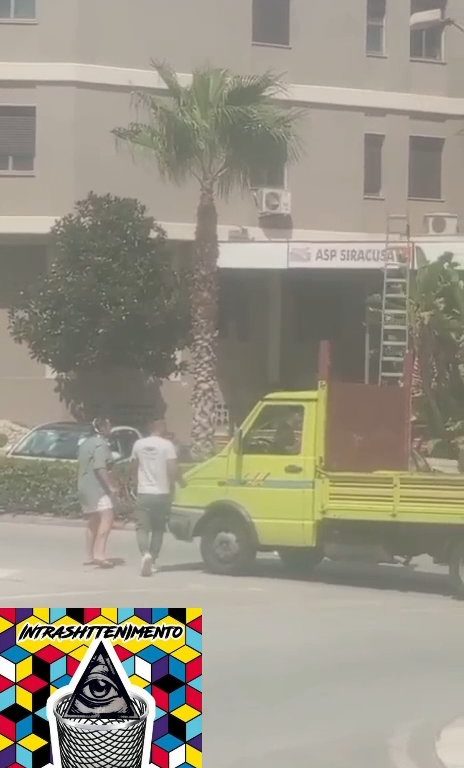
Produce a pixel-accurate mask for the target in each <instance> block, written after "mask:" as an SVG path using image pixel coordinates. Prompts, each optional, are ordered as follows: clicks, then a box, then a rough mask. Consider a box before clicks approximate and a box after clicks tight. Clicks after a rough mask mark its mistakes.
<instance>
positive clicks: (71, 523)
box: [0, 512, 135, 531]
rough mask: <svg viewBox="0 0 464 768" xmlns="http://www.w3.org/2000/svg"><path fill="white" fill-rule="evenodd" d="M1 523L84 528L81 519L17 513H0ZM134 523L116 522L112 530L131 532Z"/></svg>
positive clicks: (83, 522)
mask: <svg viewBox="0 0 464 768" xmlns="http://www.w3.org/2000/svg"><path fill="white" fill-rule="evenodd" d="M1 523H17V524H19V525H45V526H47V525H53V526H56V527H59V528H83V527H84V526H85V520H83V519H82V518H61V517H55V516H54V515H31V514H28V513H27V512H24V513H22V512H18V513H16V514H13V513H9V512H5V513H0V524H1ZM134 528H135V523H134V522H133V521H131V520H128V521H127V522H121V520H116V522H115V524H114V528H113V529H114V530H121V531H125V530H129V531H131V530H133V529H134Z"/></svg>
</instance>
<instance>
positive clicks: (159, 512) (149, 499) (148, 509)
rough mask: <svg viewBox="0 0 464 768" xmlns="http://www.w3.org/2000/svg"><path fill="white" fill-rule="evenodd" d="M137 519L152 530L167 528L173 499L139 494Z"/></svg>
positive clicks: (136, 508) (158, 495) (136, 506)
mask: <svg viewBox="0 0 464 768" xmlns="http://www.w3.org/2000/svg"><path fill="white" fill-rule="evenodd" d="M135 510H136V513H137V517H138V519H139V521H140V522H141V523H143V522H145V524H148V526H149V527H151V528H163V529H164V528H165V526H166V522H167V519H168V517H169V513H170V511H171V497H170V496H164V495H161V494H151V493H139V494H138V496H137V501H136V503H135Z"/></svg>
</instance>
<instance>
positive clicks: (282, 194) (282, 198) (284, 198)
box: [256, 188, 292, 216]
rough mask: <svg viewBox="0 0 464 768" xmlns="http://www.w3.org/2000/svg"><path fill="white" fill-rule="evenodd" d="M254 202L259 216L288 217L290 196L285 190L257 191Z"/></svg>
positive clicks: (264, 189)
mask: <svg viewBox="0 0 464 768" xmlns="http://www.w3.org/2000/svg"><path fill="white" fill-rule="evenodd" d="M256 202H257V205H258V213H259V215H260V216H278V215H281V216H289V215H290V213H291V210H292V205H291V195H290V192H289V191H288V190H287V189H267V188H263V189H258V190H257V191H256Z"/></svg>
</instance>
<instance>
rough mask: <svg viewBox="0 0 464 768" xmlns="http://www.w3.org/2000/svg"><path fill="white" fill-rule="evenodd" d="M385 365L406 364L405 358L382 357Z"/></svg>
mask: <svg viewBox="0 0 464 768" xmlns="http://www.w3.org/2000/svg"><path fill="white" fill-rule="evenodd" d="M382 360H383V362H384V363H404V357H382Z"/></svg>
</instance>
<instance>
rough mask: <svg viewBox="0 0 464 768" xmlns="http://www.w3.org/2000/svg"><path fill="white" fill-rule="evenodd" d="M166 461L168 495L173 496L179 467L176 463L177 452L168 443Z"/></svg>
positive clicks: (171, 444)
mask: <svg viewBox="0 0 464 768" xmlns="http://www.w3.org/2000/svg"><path fill="white" fill-rule="evenodd" d="M166 459H167V462H166V468H167V473H168V480H169V488H170V493H171V496H174V492H175V490H176V482H178V480H179V465H178V461H177V451H176V448H175V446H174V443H171V442H169V446H168V449H167V455H166Z"/></svg>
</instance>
